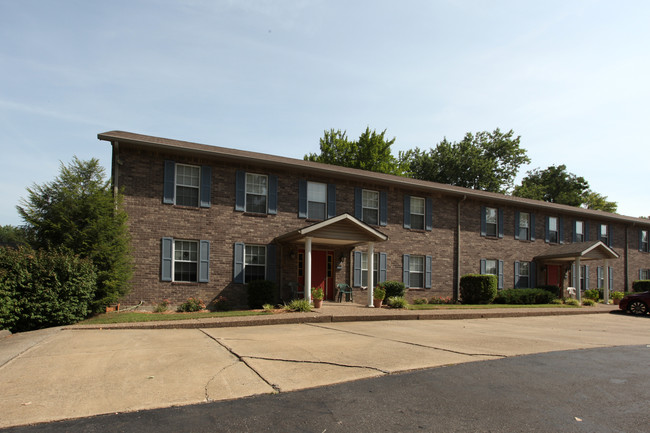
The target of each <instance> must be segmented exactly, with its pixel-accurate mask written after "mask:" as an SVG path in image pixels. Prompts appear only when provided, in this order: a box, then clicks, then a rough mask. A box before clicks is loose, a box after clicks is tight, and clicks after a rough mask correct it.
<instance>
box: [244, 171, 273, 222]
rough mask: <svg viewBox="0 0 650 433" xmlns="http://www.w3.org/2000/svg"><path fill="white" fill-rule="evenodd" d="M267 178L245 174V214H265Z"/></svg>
mask: <svg viewBox="0 0 650 433" xmlns="http://www.w3.org/2000/svg"><path fill="white" fill-rule="evenodd" d="M267 194H268V178H267V177H266V176H264V175H261V174H252V173H246V212H251V213H266V197H267Z"/></svg>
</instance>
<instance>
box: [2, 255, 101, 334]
mask: <svg viewBox="0 0 650 433" xmlns="http://www.w3.org/2000/svg"><path fill="white" fill-rule="evenodd" d="M96 290H97V275H96V273H95V267H94V266H93V264H92V262H91V261H90V260H86V259H81V258H79V257H78V256H75V255H72V254H67V253H63V252H60V251H34V250H32V249H31V248H19V249H11V248H0V329H8V330H10V331H11V332H22V331H31V330H34V329H41V328H47V327H50V326H62V325H69V324H71V323H75V322H78V321H80V320H83V319H85V318H86V317H87V316H88V314H89V313H90V312H91V303H92V301H93V299H94V296H95V292H96Z"/></svg>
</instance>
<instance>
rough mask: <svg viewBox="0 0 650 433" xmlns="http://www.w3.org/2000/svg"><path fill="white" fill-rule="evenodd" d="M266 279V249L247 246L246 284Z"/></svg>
mask: <svg viewBox="0 0 650 433" xmlns="http://www.w3.org/2000/svg"><path fill="white" fill-rule="evenodd" d="M265 277H266V247H265V246H261V245H246V253H245V255H244V282H245V283H249V282H251V281H255V280H263V279H265Z"/></svg>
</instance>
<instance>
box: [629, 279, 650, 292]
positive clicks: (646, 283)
mask: <svg viewBox="0 0 650 433" xmlns="http://www.w3.org/2000/svg"><path fill="white" fill-rule="evenodd" d="M632 291H633V292H647V291H650V280H636V281H633V282H632Z"/></svg>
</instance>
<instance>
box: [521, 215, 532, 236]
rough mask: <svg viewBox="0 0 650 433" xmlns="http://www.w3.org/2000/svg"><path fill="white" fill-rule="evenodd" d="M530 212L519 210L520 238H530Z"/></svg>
mask: <svg viewBox="0 0 650 433" xmlns="http://www.w3.org/2000/svg"><path fill="white" fill-rule="evenodd" d="M530 230H531V227H530V214H529V213H528V212H519V239H522V240H526V241H529V240H530Z"/></svg>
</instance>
